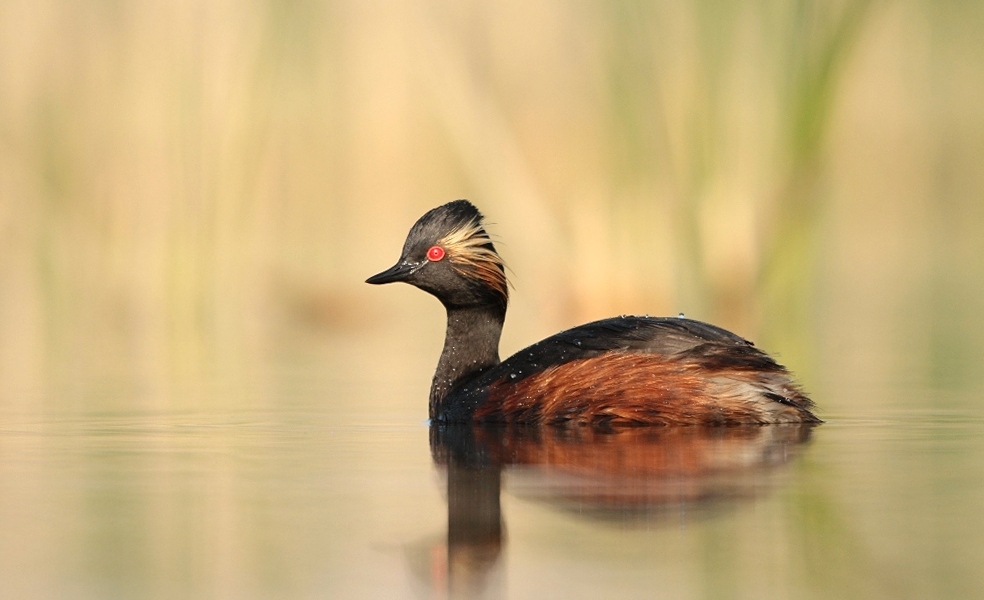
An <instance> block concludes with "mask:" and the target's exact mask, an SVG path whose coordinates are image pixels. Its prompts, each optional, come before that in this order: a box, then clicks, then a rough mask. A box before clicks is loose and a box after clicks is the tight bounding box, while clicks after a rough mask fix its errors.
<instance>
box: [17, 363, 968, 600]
mask: <svg viewBox="0 0 984 600" xmlns="http://www.w3.org/2000/svg"><path fill="white" fill-rule="evenodd" d="M321 358H326V357H321ZM327 358H330V357H327ZM336 358H338V357H336ZM347 360H350V361H355V362H358V361H360V360H363V359H362V358H358V356H356V357H355V358H350V359H347ZM420 361H422V362H429V358H424V357H423V355H421V358H420ZM295 362H296V361H295ZM302 362H303V361H302ZM305 364H306V363H305ZM317 364H318V361H317V360H312V361H311V362H310V365H307V366H304V365H303V364H302V365H301V366H297V365H295V366H294V368H293V369H284V370H281V371H278V372H277V373H274V374H273V375H270V377H269V381H268V387H267V388H266V391H265V392H262V393H261V392H257V391H256V390H254V391H253V395H249V394H245V395H240V394H241V386H238V385H233V384H230V383H226V384H221V383H219V384H215V385H214V386H212V387H208V388H204V389H199V390H198V392H197V394H198V396H196V398H197V400H196V403H198V404H199V406H198V407H197V408H195V407H192V408H185V409H182V410H176V409H168V410H148V409H142V410H137V409H134V408H132V407H130V408H126V404H127V403H126V399H127V397H128V396H127V394H130V393H132V392H125V391H121V390H119V389H118V390H116V391H112V390H107V389H105V388H103V392H102V393H103V394H104V396H105V402H102V403H101V405H102V406H109V407H112V408H109V409H105V408H102V409H97V408H98V406H99V405H100V403H95V405H90V406H87V407H86V408H85V409H80V408H78V407H75V408H73V409H69V408H68V407H67V403H61V404H58V403H52V402H49V403H48V406H49V408H48V410H47V412H42V411H36V410H20V411H16V410H12V409H11V410H8V411H7V413H6V414H5V415H4V419H3V421H2V425H0V519H2V522H0V525H2V531H3V534H2V535H0V565H2V566H0V596H2V597H5V598H100V599H102V598H185V597H215V598H377V597H378V598H382V597H385V598H434V597H436V598H446V597H491V598H497V597H505V598H598V597H619V598H651V597H654V596H655V597H661V598H830V597H838V598H893V599H896V598H976V597H981V595H982V594H984V572H982V571H981V569H980V565H981V564H984V517H982V516H981V513H980V507H981V506H984V461H982V458H984V411H982V410H979V409H977V408H975V407H978V406H981V405H982V403H981V402H980V394H979V393H972V392H969V391H968V392H954V391H952V390H950V391H946V390H942V389H936V390H933V389H928V388H921V389H918V390H915V389H913V388H911V387H905V388H902V387H901V386H900V388H899V389H898V392H899V393H900V394H905V395H906V397H908V398H915V400H913V401H912V402H911V403H910V404H911V405H913V406H914V407H913V408H909V409H905V410H903V409H899V408H894V409H884V410H882V409H879V410H875V409H873V408H867V409H864V411H863V412H862V411H860V410H858V411H850V412H845V413H844V414H830V413H829V411H828V412H827V413H824V412H823V411H822V410H821V414H823V416H824V417H825V418H826V419H827V420H828V422H827V423H826V424H824V425H822V426H819V427H815V428H809V429H803V428H799V427H758V428H750V429H744V428H736V429H715V430H700V429H688V430H644V429H634V430H628V431H616V432H591V431H587V430H545V431H530V430H523V429H518V430H509V431H504V430H496V429H476V430H472V429H467V428H466V429H458V428H443V429H442V428H433V429H432V428H430V427H428V425H427V423H426V422H424V421H423V420H422V417H423V413H424V410H425V400H424V397H423V396H417V395H416V394H417V393H418V392H419V388H420V387H421V386H426V383H427V382H426V379H427V377H426V376H424V377H420V373H417V372H408V373H403V372H401V371H399V370H398V367H394V369H397V371H390V372H379V373H377V374H375V375H374V373H373V371H372V370H371V369H369V370H366V371H358V370H351V374H350V375H348V376H346V375H344V373H346V372H349V371H350V369H349V368H348V367H349V366H351V365H343V366H344V368H341V369H338V370H337V371H336V372H335V374H334V375H331V374H329V375H325V374H324V371H325V369H324V368H322V367H318V366H317ZM271 382H272V383H271ZM251 385H252V384H251ZM405 388H409V389H405ZM384 390H388V391H384ZM400 390H404V391H402V392H401V391H400ZM174 393H175V394H179V393H178V392H174ZM863 397H864V393H863V392H859V393H858V406H864V404H863V402H862V400H863ZM217 398H219V399H221V401H215V400H216V399H217ZM818 400H819V401H820V404H821V407H822V406H823V398H818ZM841 400H843V399H841ZM42 404H43V403H42ZM52 405H54V406H56V408H51V406H52ZM838 406H850V402H847V403H845V402H843V401H841V402H839V403H838ZM938 406H958V407H960V406H963V407H970V408H966V409H939V408H935V407H938Z"/></svg>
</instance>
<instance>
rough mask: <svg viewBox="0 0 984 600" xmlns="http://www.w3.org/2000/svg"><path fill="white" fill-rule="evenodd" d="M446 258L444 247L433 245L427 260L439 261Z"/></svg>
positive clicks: (428, 252)
mask: <svg viewBox="0 0 984 600" xmlns="http://www.w3.org/2000/svg"><path fill="white" fill-rule="evenodd" d="M442 258H444V248H441V247H440V246H431V247H430V250H428V251H427V260H430V261H433V262H437V261H439V260H441V259H442Z"/></svg>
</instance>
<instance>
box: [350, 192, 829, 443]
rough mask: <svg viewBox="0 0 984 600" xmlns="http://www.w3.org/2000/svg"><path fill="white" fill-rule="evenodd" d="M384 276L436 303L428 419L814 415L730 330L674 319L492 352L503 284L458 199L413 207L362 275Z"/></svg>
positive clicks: (586, 330) (554, 421) (482, 235)
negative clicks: (438, 324) (393, 256)
mask: <svg viewBox="0 0 984 600" xmlns="http://www.w3.org/2000/svg"><path fill="white" fill-rule="evenodd" d="M394 282H403V283H408V284H410V285H413V286H415V287H417V288H419V289H421V290H423V291H425V292H428V293H429V294H431V295H433V296H435V297H436V298H437V299H438V300H439V301H440V302H441V303H442V304H443V305H444V308H445V309H446V311H447V330H446V333H445V340H444V348H443V350H442V352H441V356H440V359H439V360H438V364H437V369H436V372H435V373H434V378H433V381H432V383H431V388H430V395H429V403H428V404H429V418H430V420H431V422H432V423H475V424H480V423H507V424H528V425H544V424H549V425H590V426H598V427H612V426H621V425H653V426H655V425H663V426H677V425H702V426H719V425H764V424H772V423H821V422H822V421H821V420H820V419H819V418H817V417H816V416H815V415H814V414H813V409H814V403H813V401H812V400H811V399H810V398H809V397H808V396H807V395H806V393H805V392H804V391H803V389H802V388H801V387H800V385H799V384H798V383H797V382H796V381H794V379H793V377H792V375H791V374H790V373H789V371H787V369H786V368H785V367H783V366H782V365H780V364H779V363H778V362H776V361H775V360H774V359H773V358H772V357H771V356H769V355H768V354H766V353H765V352H763V351H762V350H759V349H758V348H757V347H755V345H754V344H753V343H752V342H749V341H748V340H746V339H744V338H742V337H740V336H738V335H736V334H734V333H731V332H730V331H727V330H725V329H722V328H720V327H716V326H714V325H711V324H709V323H704V322H701V321H697V320H693V319H688V318H684V317H683V316H682V315H680V316H674V317H649V316H620V317H613V318H609V319H603V320H600V321H594V322H591V323H586V324H584V325H580V326H577V327H574V328H572V329H568V330H566V331H562V332H560V333H557V334H555V335H553V336H550V337H548V338H546V339H543V340H541V341H539V342H536V343H535V344H533V345H531V346H529V347H527V348H525V349H523V350H520V351H519V352H517V353H515V354H514V355H512V356H510V357H509V358H507V359H506V360H500V358H499V339H500V337H501V334H502V326H503V323H504V322H505V317H506V308H507V305H508V303H509V284H508V283H507V279H506V269H505V264H504V262H503V260H502V258H501V256H500V255H499V253H498V251H497V250H496V248H495V245H494V243H493V241H492V239H491V238H490V237H489V234H488V233H487V231H486V225H485V218H484V216H483V215H482V213H481V211H479V209H478V208H477V207H476V206H475V205H474V204H472V203H471V202H469V201H468V200H455V201H452V202H448V203H446V204H443V205H441V206H438V207H436V208H434V209H431V210H430V211H428V212H427V213H425V214H424V215H423V216H422V217H420V219H418V220H417V222H416V223H415V224H414V225H413V227H411V229H410V232H409V234H408V235H407V238H406V241H405V242H404V245H403V251H402V252H401V254H400V258H399V260H398V261H397V263H396V264H395V265H393V266H392V267H390V268H389V269H387V270H385V271H382V272H381V273H378V274H376V275H373V276H372V277H370V278H369V279H367V280H366V283H370V284H375V285H379V284H386V283H394Z"/></svg>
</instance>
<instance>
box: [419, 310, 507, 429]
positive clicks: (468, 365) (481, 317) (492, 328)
mask: <svg viewBox="0 0 984 600" xmlns="http://www.w3.org/2000/svg"><path fill="white" fill-rule="evenodd" d="M505 317H506V312H505V309H504V308H501V307H498V306H471V307H467V308H452V307H448V331H447V334H446V335H445V337H444V351H443V352H441V360H440V361H438V363H437V372H436V373H434V383H432V384H431V391H430V417H431V418H432V419H435V418H437V416H438V415H439V414H442V413H443V412H444V409H445V408H446V407H445V400H446V398H447V395H448V392H450V391H451V389H452V388H454V387H455V386H456V385H458V384H459V383H462V382H464V381H467V380H469V379H472V378H474V377H476V376H477V375H478V374H479V373H481V372H482V371H484V370H486V369H488V368H489V367H494V366H495V365H497V364H499V337H500V336H501V335H502V323H503V321H504V320H505Z"/></svg>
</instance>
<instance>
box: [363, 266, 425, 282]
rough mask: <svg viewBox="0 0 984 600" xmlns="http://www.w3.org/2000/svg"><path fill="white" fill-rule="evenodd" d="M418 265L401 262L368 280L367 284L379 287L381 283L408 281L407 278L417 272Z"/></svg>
mask: <svg viewBox="0 0 984 600" xmlns="http://www.w3.org/2000/svg"><path fill="white" fill-rule="evenodd" d="M416 267H417V265H414V264H410V263H408V262H405V261H400V262H398V263H396V264H395V265H393V266H392V267H390V268H388V269H386V270H385V271H383V272H382V273H377V274H375V275H373V276H372V277H370V278H369V279H366V283H372V284H374V285H379V284H381V283H393V282H394V281H406V280H407V277H409V276H410V274H411V273H413V272H414V270H416Z"/></svg>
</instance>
